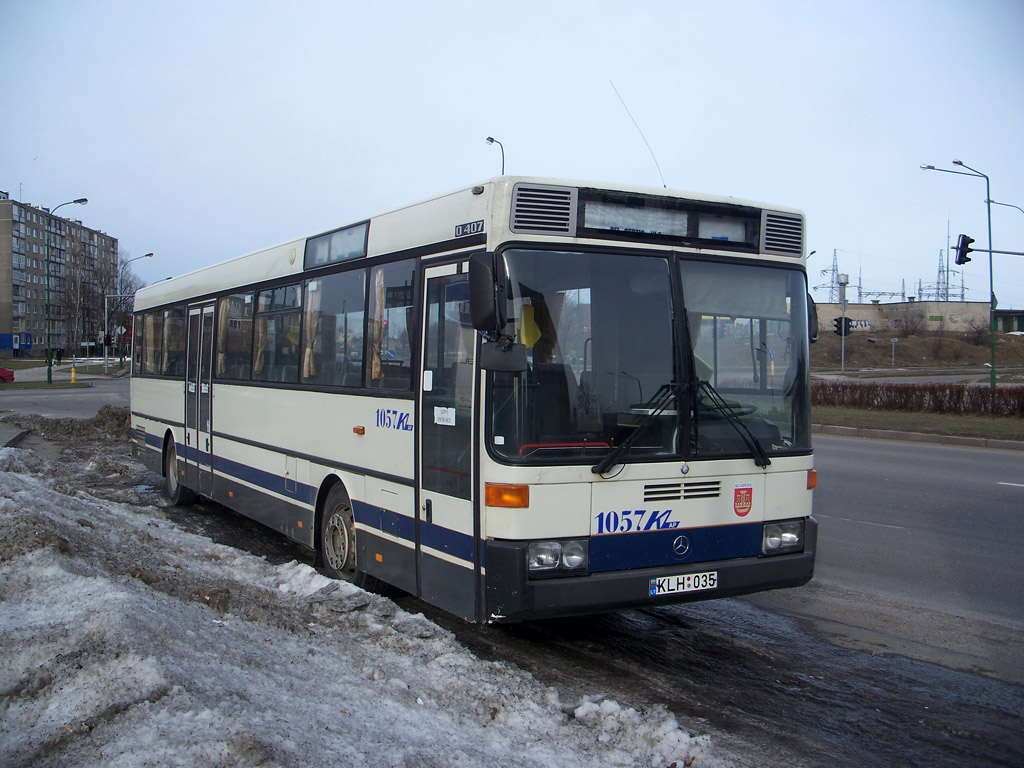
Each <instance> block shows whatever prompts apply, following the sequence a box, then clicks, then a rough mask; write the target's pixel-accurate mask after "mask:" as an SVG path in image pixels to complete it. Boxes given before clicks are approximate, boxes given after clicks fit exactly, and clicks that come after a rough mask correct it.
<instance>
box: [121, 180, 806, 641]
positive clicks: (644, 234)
mask: <svg viewBox="0 0 1024 768" xmlns="http://www.w3.org/2000/svg"><path fill="white" fill-rule="evenodd" d="M804 231H805V224H804V216H803V214H802V213H801V212H800V211H798V210H794V209H791V208H785V207H780V206H775V205H764V204H761V203H755V202H741V201H737V200H735V199H733V198H727V197H714V196H709V195H698V194H691V193H684V192H674V191H669V190H666V189H660V188H657V189H655V188H646V187H636V186H619V185H602V184H595V183H581V182H573V181H563V180H552V179H542V178H526V177H508V176H502V177H500V178H495V179H491V180H489V181H486V182H485V183H482V184H478V185H474V186H471V187H467V188H464V189H460V190H457V191H454V192H451V193H449V194H444V195H441V196H439V197H435V198H433V199H429V200H426V201H423V202H419V203H416V204H413V205H408V206H406V207H403V208H398V209H396V210H393V211H390V212H387V213H384V214H381V215H378V216H374V217H372V218H369V219H364V220H360V221H356V222H354V223H350V224H347V225H345V226H342V227H338V228H336V229H332V230H330V231H327V232H323V233H319V234H315V235H313V236H310V237H304V238H300V239H298V240H294V241H292V242H287V243H284V244H283V245H279V246H276V247H273V248H268V249H265V250H261V251H258V252H255V253H251V254H248V255H245V256H241V257H238V258H235V259H233V260H228V261H224V262H223V263H219V264H216V265H214V266H209V267H206V268H202V269H199V270H197V271H194V272H191V273H189V274H186V275H183V276H181V277H176V278H171V279H167V280H165V281H163V282H160V283H157V284H155V285H152V286H149V287H146V288H143V289H141V290H139V291H138V292H137V293H136V295H135V305H134V326H133V356H132V357H133V359H132V380H131V427H132V444H133V451H134V453H135V454H136V455H137V456H138V457H139V458H140V459H141V460H142V461H143V462H144V463H145V464H146V465H147V466H149V467H150V468H152V469H153V470H154V471H156V472H159V473H161V474H162V475H163V478H164V483H165V487H166V492H167V494H168V496H169V497H170V498H171V500H173V502H174V503H176V504H188V503H189V502H191V501H193V500H194V499H195V498H196V497H197V496H202V497H204V498H207V499H210V500H213V501H214V502H216V503H219V504H221V505H224V506H226V507H228V508H230V509H232V510H235V511H236V512H238V513H240V514H242V515H245V516H247V517H250V518H252V519H254V520H257V521H259V522H260V523H262V524H264V525H266V526H269V527H270V528H273V529H275V530H277V531H279V532H281V533H283V534H284V535H285V536H287V537H289V538H291V539H293V540H295V541H296V542H299V543H300V544H302V545H304V546H305V547H308V548H309V549H310V550H311V551H312V552H314V553H315V554H314V555H313V556H314V558H315V560H316V563H317V565H318V567H321V568H322V570H323V572H324V573H325V574H327V575H329V576H331V577H334V578H339V579H345V580H351V581H354V582H356V583H357V584H361V585H369V586H373V587H382V586H384V585H390V587H393V588H397V589H398V590H402V591H404V592H407V593H410V594H412V595H414V596H418V597H419V598H421V599H422V600H424V601H426V602H427V603H430V604H432V605H435V606H438V607H439V608H441V609H443V610H445V611H448V612H450V613H452V614H455V615H457V616H460V617H462V618H463V619H466V620H468V621H471V622H479V623H487V622H513V621H522V620H527V619H536V618H544V617H554V616H566V615H574V614H586V613H596V612H605V611H614V610H619V609H625V608H629V607H638V606H639V607H643V606H662V605H666V604H671V603H679V602H685V601H696V600H705V599H709V598H716V597H726V596H735V595H741V594H745V593H751V592H756V591H760V590H768V589H776V588H782V587H794V586H799V585H802V584H805V583H806V582H808V581H809V580H810V579H811V578H812V575H813V572H814V556H815V544H816V538H817V537H816V533H817V522H816V521H815V519H814V517H813V516H812V514H811V512H812V508H811V505H812V495H813V488H814V487H815V485H816V477H817V476H816V473H815V470H814V466H813V453H812V449H811V421H810V387H809V372H808V343H809V341H810V340H811V338H812V337H814V338H816V336H817V318H816V313H815V310H814V306H813V302H812V301H811V300H810V296H809V294H808V291H807V277H806V258H805V255H804V253H805V244H804Z"/></svg>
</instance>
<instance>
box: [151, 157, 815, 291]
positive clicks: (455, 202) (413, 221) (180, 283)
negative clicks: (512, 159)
mask: <svg viewBox="0 0 1024 768" xmlns="http://www.w3.org/2000/svg"><path fill="white" fill-rule="evenodd" d="M517 185H533V186H539V187H555V188H567V189H572V188H575V189H579V190H599V191H602V192H604V191H607V192H610V193H623V194H625V195H638V196H644V197H660V198H667V199H679V200H689V201H694V202H696V203H701V204H711V205H718V206H738V207H742V208H748V209H755V208H760V209H765V210H771V211H775V212H779V213H783V214H790V215H793V216H799V217H801V218H802V216H803V214H802V212H801V211H799V210H797V209H795V208H788V207H784V206H778V205H774V204H766V203H759V202H755V201H751V200H742V199H738V198H733V197H725V196H718V195H708V194H702V193H695V192H687V191H682V190H673V189H665V188H662V187H651V186H643V185H631V184H611V183H601V182H591V181H577V180H566V179H550V178H541V177H526V176H499V177H495V178H491V179H488V180H486V181H484V182H482V183H479V184H475V185H473V186H469V187H462V188H460V189H457V190H453V191H451V192H448V193H445V194H442V195H438V196H434V197H431V198H427V199H425V200H420V201H418V202H414V203H409V204H407V205H404V206H402V207H399V208H395V209H392V210H390V211H387V212H384V213H381V214H378V215H376V216H372V217H369V218H367V219H354V220H351V221H349V222H346V224H358V223H361V222H370V223H371V226H370V228H369V237H368V243H367V248H366V255H367V256H368V257H372V256H376V255H380V254H386V253H394V252H397V251H401V250H403V249H411V248H415V247H417V246H420V245H426V244H430V243H436V242H441V241H445V240H448V239H453V235H452V234H451V232H450V223H451V221H453V218H452V217H455V218H456V219H458V217H459V216H463V217H464V218H465V219H466V221H467V222H472V221H474V220H478V219H479V220H483V219H487V220H489V219H490V217H491V215H492V213H493V212H494V211H495V210H505V209H506V208H507V207H508V206H510V205H511V204H512V202H511V201H512V197H513V193H514V190H515V188H516V186H517ZM446 213H447V214H449V215H445V214H446ZM459 223H460V224H461V223H462V221H461V219H459ZM489 223H490V222H489ZM506 226H507V225H506ZM344 227H345V224H343V225H341V226H340V227H337V228H333V229H331V230H326V231H327V232H332V231H335V230H336V229H340V228H344ZM446 227H448V229H445V228H446ZM432 229H433V231H431V230H432ZM490 230H491V227H490V226H487V231H488V232H489V231H490ZM321 234H323V232H317V233H313V234H311V235H309V236H306V237H300V238H298V239H295V240H290V241H288V242H285V243H282V244H280V245H276V246H272V247H270V248H264V249H261V250H258V251H254V252H251V253H248V254H244V255H240V256H236V257H234V258H231V259H228V260H226V261H222V262H218V263H216V264H212V265H209V266H206V267H201V268H200V269H197V270H194V271H192V272H189V273H186V274H183V275H181V276H178V277H172V278H167V279H166V280H163V281H161V282H159V283H155V284H153V285H150V286H147V287H145V288H141V289H140V290H139V291H138V292H136V294H135V310H136V311H139V310H144V309H149V308H152V307H158V306H162V305H165V304H170V303H176V302H181V301H186V300H192V299H199V298H202V297H203V296H206V295H214V294H217V293H222V292H223V291H225V290H231V289H232V288H235V287H239V288H241V287H244V286H249V285H256V284H259V283H262V282H266V281H270V280H274V279H278V278H282V277H287V276H289V275H292V274H295V275H300V274H302V272H303V269H304V256H305V248H306V242H307V240H309V239H310V238H313V237H317V236H319V235H321Z"/></svg>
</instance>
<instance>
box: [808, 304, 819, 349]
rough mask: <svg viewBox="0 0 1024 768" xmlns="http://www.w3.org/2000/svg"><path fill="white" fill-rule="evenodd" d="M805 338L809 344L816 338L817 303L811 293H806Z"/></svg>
mask: <svg viewBox="0 0 1024 768" xmlns="http://www.w3.org/2000/svg"><path fill="white" fill-rule="evenodd" d="M807 339H808V341H810V343H811V344H813V343H814V342H816V341H817V340H818V305H817V304H815V303H814V299H812V298H811V294H809V293H808V294H807Z"/></svg>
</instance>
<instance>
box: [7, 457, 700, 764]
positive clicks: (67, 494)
mask: <svg viewBox="0 0 1024 768" xmlns="http://www.w3.org/2000/svg"><path fill="white" fill-rule="evenodd" d="M128 461H130V460H128V459H126V460H125V462H126V463H127V462H128ZM107 470H113V471H116V468H113V467H104V468H103V471H107ZM124 471H126V472H127V471H128V470H124ZM79 472H82V468H81V467H77V468H73V467H69V466H67V465H64V464H61V463H59V462H53V463H49V462H45V461H43V460H42V459H40V458H39V457H37V456H35V455H34V454H33V453H32V452H31V451H27V450H20V449H12V448H7V449H0V764H2V765H4V766H29V765H32V766H58V765H59V766H62V767H64V766H76V765H81V766H84V765H90V766H91V765H97V764H102V765H112V766H306V765H316V764H323V765H339V766H342V765H343V766H373V767H374V768H377V767H378V766H422V767H424V768H427V767H430V766H446V767H447V766H467V767H468V766H482V765H494V766H530V767H531V768H533V767H535V766H551V765H555V766H567V767H571V766H587V767H588V768H591V767H592V766H651V767H652V768H657V767H664V766H673V765H674V766H677V768H682V766H689V765H699V766H708V765H712V766H713V765H718V764H719V763H718V761H717V760H716V759H715V758H714V757H712V756H711V754H710V751H711V744H710V739H709V737H707V736H700V737H691V736H690V735H688V734H687V733H685V732H684V731H681V730H680V729H679V727H678V725H677V723H676V720H675V718H674V717H673V715H672V714H671V713H669V712H666V711H664V710H661V709H655V710H651V711H637V710H634V709H627V708H623V707H620V706H619V705H618V704H616V703H615V702H613V701H608V700H604V701H600V700H599V699H597V698H596V697H595V699H594V700H586V701H583V702H579V703H578V704H575V705H564V704H563V703H562V702H560V701H559V697H558V694H557V692H556V691H555V690H554V689H551V688H545V687H544V686H542V685H540V684H539V683H538V682H537V681H536V680H535V679H534V678H532V677H531V676H530V675H528V674H526V673H524V672H522V671H521V670H518V669H516V668H513V667H510V666H507V665H504V664H501V663H495V662H484V661H481V660H479V659H477V658H476V657H474V656H473V655H472V654H471V653H470V652H469V651H467V650H466V649H465V648H463V647H462V646H461V645H459V643H458V642H456V640H455V639H454V638H453V637H452V636H451V635H450V633H448V632H447V631H445V630H442V629H441V628H439V627H438V626H437V625H435V624H433V623H432V622H430V621H428V620H426V619H425V618H424V617H423V616H421V615H411V614H408V613H405V612H403V611H401V610H400V609H398V608H397V607H396V606H395V605H394V603H392V602H391V601H389V600H386V599H384V598H382V597H379V596H376V595H371V594H368V593H366V592H364V591H362V590H359V589H357V588H356V587H353V586H351V585H349V584H346V583H341V582H335V581H331V580H328V579H325V578H324V577H323V576H321V575H319V574H318V573H316V572H315V571H314V570H312V569H311V568H309V567H308V566H306V565H302V564H299V563H294V562H293V563H289V564H286V565H282V566H277V567H275V566H271V565H269V564H268V563H267V562H266V561H264V560H262V559H260V558H256V557H253V556H252V555H249V554H247V553H244V552H239V551H236V550H233V549H230V548H228V547H224V546H221V545H218V544H215V543H213V542H211V541H210V540H209V539H206V538H203V537H201V536H198V535H195V534H192V533H189V532H187V531H184V530H182V529H181V528H180V527H178V526H177V525H175V524H174V523H172V522H170V521H169V520H167V519H166V518H165V517H164V516H163V514H162V512H161V510H160V509H159V508H157V507H153V506H146V505H144V504H141V503H140V502H139V501H138V497H137V496H136V497H135V498H136V500H135V503H131V502H126V501H124V500H123V499H122V498H121V497H120V496H119V497H118V498H117V499H115V500H111V499H100V498H99V497H97V496H96V495H92V494H90V493H87V492H85V491H83V490H81V487H80V486H79V485H77V484H76V483H75V482H74V477H75V474H76V473H79ZM127 490H128V489H126V492H127ZM127 495H128V496H130V495H134V492H132V493H127Z"/></svg>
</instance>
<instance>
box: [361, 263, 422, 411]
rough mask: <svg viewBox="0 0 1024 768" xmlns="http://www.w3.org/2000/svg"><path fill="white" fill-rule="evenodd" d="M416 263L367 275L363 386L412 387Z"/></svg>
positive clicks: (395, 265)
mask: <svg viewBox="0 0 1024 768" xmlns="http://www.w3.org/2000/svg"><path fill="white" fill-rule="evenodd" d="M415 274H416V262H415V260H408V261H399V262H395V263H394V264H384V265H382V266H379V267H374V268H373V270H372V271H371V272H370V314H369V317H368V318H367V320H368V322H367V344H368V350H367V367H366V386H367V387H371V388H373V389H401V390H406V391H408V390H409V389H411V388H412V345H411V343H410V337H411V336H412V335H414V333H415V331H414V329H415V327H416V324H415V318H414V307H413V296H414V293H413V291H414V277H415Z"/></svg>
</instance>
